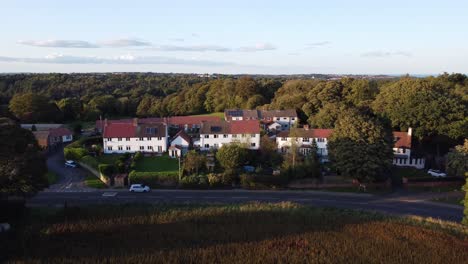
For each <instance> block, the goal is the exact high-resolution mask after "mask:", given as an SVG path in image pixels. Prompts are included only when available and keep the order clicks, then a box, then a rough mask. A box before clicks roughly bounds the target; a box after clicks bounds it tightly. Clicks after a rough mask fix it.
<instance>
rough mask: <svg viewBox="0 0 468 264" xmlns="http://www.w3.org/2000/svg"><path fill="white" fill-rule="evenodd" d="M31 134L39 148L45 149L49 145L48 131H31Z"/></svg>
mask: <svg viewBox="0 0 468 264" xmlns="http://www.w3.org/2000/svg"><path fill="white" fill-rule="evenodd" d="M32 133H33V135H34V137H35V138H36V140H37V143H38V144H39V146H41V147H47V146H48V145H49V131H33V132H32Z"/></svg>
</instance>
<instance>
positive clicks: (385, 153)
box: [328, 110, 393, 182]
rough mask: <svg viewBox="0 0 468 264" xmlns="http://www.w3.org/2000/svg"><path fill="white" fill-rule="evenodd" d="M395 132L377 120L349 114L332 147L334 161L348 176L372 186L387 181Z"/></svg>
mask: <svg viewBox="0 0 468 264" xmlns="http://www.w3.org/2000/svg"><path fill="white" fill-rule="evenodd" d="M392 146H393V136H392V132H391V129H390V128H389V127H388V126H384V125H383V124H382V123H381V122H380V121H379V120H378V119H377V118H375V117H372V116H369V115H366V114H363V113H360V112H359V111H358V110H349V111H347V112H345V113H343V114H342V115H341V116H340V118H339V119H338V121H337V123H336V126H335V129H334V131H333V134H332V135H331V138H330V140H329V143H328V149H329V155H330V159H331V160H332V161H333V162H334V164H335V166H336V168H337V170H338V171H339V172H340V173H341V174H342V175H344V176H348V177H351V178H355V179H358V180H359V181H361V182H371V181H374V180H378V179H381V178H383V176H385V175H386V174H387V172H388V171H389V170H390V167H391V164H392V158H393V151H392Z"/></svg>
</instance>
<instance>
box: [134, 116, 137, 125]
mask: <svg viewBox="0 0 468 264" xmlns="http://www.w3.org/2000/svg"><path fill="white" fill-rule="evenodd" d="M137 125H138V118H136V117H135V118H133V126H137Z"/></svg>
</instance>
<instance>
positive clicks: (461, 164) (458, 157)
mask: <svg viewBox="0 0 468 264" xmlns="http://www.w3.org/2000/svg"><path fill="white" fill-rule="evenodd" d="M447 172H448V174H449V175H450V176H457V177H465V176H467V177H468V175H466V174H468V139H465V143H464V144H463V145H459V146H455V148H454V149H452V150H451V151H450V152H449V153H448V154H447Z"/></svg>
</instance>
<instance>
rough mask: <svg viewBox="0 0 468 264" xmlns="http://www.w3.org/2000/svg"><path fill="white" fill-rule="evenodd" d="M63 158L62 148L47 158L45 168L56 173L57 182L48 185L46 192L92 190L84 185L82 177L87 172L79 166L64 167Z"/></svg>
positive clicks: (83, 177)
mask: <svg viewBox="0 0 468 264" xmlns="http://www.w3.org/2000/svg"><path fill="white" fill-rule="evenodd" d="M64 164H65V158H64V156H63V149H60V150H57V151H56V152H54V153H53V154H51V155H50V156H49V157H48V158H47V168H48V170H49V171H53V172H55V173H56V174H57V175H58V178H59V179H58V182H57V183H56V184H53V185H51V186H49V188H47V189H46V190H45V191H46V192H60V191H70V192H83V191H90V190H93V189H91V188H88V187H86V185H85V183H84V179H85V178H86V175H87V172H86V171H85V170H84V169H81V168H68V167H65V165H64Z"/></svg>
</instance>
